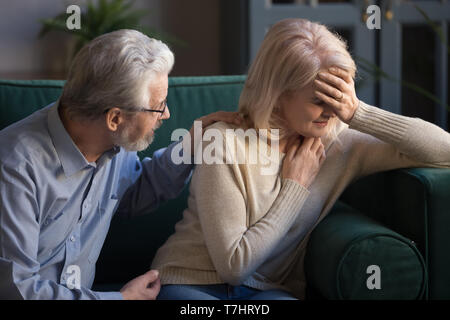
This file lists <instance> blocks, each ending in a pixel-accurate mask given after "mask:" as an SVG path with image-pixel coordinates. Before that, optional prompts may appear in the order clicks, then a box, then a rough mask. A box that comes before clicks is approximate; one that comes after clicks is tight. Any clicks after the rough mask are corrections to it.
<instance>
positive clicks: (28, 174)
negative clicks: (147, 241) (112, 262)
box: [0, 102, 193, 299]
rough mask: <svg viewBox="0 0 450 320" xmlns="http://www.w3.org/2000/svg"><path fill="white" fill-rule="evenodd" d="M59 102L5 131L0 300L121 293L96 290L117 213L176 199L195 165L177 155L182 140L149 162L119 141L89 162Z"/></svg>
mask: <svg viewBox="0 0 450 320" xmlns="http://www.w3.org/2000/svg"><path fill="white" fill-rule="evenodd" d="M57 107H58V102H56V103H54V104H52V105H49V106H47V107H45V108H43V109H41V110H39V111H37V112H35V113H33V114H32V115H30V116H29V117H27V118H25V119H23V120H21V121H19V122H17V123H15V124H13V125H11V126H9V127H7V128H5V129H4V130H2V131H0V299H122V295H121V293H120V292H94V291H92V290H90V288H91V286H92V283H93V281H94V276H95V263H96V261H97V258H98V256H99V254H100V250H101V248H102V246H103V243H104V240H105V238H106V235H107V233H108V229H109V225H110V221H111V219H112V217H113V214H114V213H116V214H120V215H126V216H133V215H139V214H143V213H147V212H149V211H151V210H152V209H155V208H156V207H158V205H159V204H160V203H161V202H163V201H165V200H168V199H171V198H174V197H176V196H177V195H178V194H179V193H180V192H181V190H182V189H183V187H184V186H185V185H186V184H187V182H188V181H189V178H190V175H191V171H192V168H193V166H192V165H185V164H181V165H176V164H174V163H173V162H172V161H171V157H170V154H171V150H172V148H173V147H174V146H175V145H176V143H173V144H171V145H170V146H169V147H168V148H164V149H160V150H158V151H156V152H155V153H154V155H153V158H145V159H144V160H143V161H140V160H139V158H138V156H137V153H136V152H127V151H125V150H124V149H122V148H120V147H115V148H113V149H111V150H108V151H107V152H105V153H104V154H103V155H102V156H101V157H100V158H99V159H98V161H97V162H91V163H90V162H88V161H87V160H86V159H85V157H84V156H83V155H82V153H81V152H80V151H79V149H78V148H77V146H76V145H75V143H74V142H73V140H72V139H71V137H70V136H69V134H68V133H67V131H66V130H65V128H64V126H63V124H62V122H61V119H60V117H59V114H58V110H57ZM119 200H120V201H119ZM119 202H120V206H119ZM74 266H75V267H76V268H79V271H80V272H79V279H78V280H79V285H78V287H79V289H78V288H77V286H75V287H74V286H73V284H75V285H76V282H72V280H74V278H73V276H74V275H75V271H74V270H73V268H74ZM68 278H70V281H69V282H67V281H68ZM130 280H131V279H130ZM70 288H71V289H70Z"/></svg>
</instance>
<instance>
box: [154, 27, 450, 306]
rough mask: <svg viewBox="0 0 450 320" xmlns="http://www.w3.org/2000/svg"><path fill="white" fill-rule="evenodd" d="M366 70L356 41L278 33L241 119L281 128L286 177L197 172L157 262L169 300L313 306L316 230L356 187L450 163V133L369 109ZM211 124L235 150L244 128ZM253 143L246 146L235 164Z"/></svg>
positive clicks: (253, 74) (252, 76)
mask: <svg viewBox="0 0 450 320" xmlns="http://www.w3.org/2000/svg"><path fill="white" fill-rule="evenodd" d="M355 71H356V67H355V63H354V61H353V59H352V58H351V56H350V54H349V53H348V51H347V49H346V44H345V43H344V42H343V41H342V40H341V39H340V38H339V37H338V36H336V35H335V34H333V33H331V32H330V31H329V30H328V29H327V28H326V27H325V26H323V25H320V24H317V23H313V22H310V21H307V20H301V19H287V20H283V21H280V22H278V23H277V24H275V25H274V26H272V27H271V29H270V30H269V31H268V33H267V35H266V37H265V39H264V41H263V43H262V46H261V48H260V50H259V52H258V54H257V56H256V59H255V60H254V62H253V64H252V65H251V67H250V70H249V73H248V78H247V81H246V83H245V86H244V89H243V92H242V95H241V98H240V101H239V111H240V112H241V114H242V115H243V117H244V119H245V120H246V122H247V127H245V128H253V129H274V128H278V129H279V135H271V136H270V137H271V138H272V140H269V141H268V144H270V146H272V147H273V146H274V145H275V146H276V145H277V143H279V145H278V148H279V149H278V152H279V155H280V157H279V161H277V162H276V163H275V165H276V166H277V169H278V170H277V171H276V173H275V174H272V175H268V174H265V175H264V174H261V170H260V169H261V167H262V166H263V164H262V163H257V164H249V163H236V162H234V163H225V164H209V165H208V164H202V165H199V166H197V167H196V169H195V172H194V174H193V177H192V182H191V189H190V197H189V200H188V208H187V209H186V210H185V212H184V216H183V219H182V220H181V221H180V222H179V223H178V224H177V225H176V228H175V230H176V231H175V233H174V234H173V235H172V236H171V237H170V238H169V239H168V240H167V242H166V243H165V244H164V245H163V246H162V247H161V248H160V249H159V251H158V253H157V255H156V257H155V259H154V261H153V264H152V268H154V269H158V270H159V272H160V276H161V283H162V288H161V291H160V294H159V299H295V298H297V299H302V298H303V297H304V292H305V285H306V283H305V278H304V273H303V259H304V254H305V248H306V243H307V241H308V238H309V234H310V232H311V231H312V230H313V228H314V227H315V226H316V225H317V223H318V222H319V221H320V220H321V219H322V218H323V217H324V216H325V215H326V214H327V213H328V212H329V211H330V209H331V208H332V207H333V204H334V203H335V201H336V200H337V199H338V197H339V195H340V194H341V193H342V191H343V190H344V189H345V188H346V186H348V185H349V184H350V183H351V182H352V181H354V180H355V179H358V178H360V177H362V176H365V175H368V174H371V173H375V172H378V171H384V170H390V169H395V168H402V167H418V166H426V167H450V135H449V134H448V133H447V132H446V131H444V130H442V129H440V128H439V127H437V126H435V125H433V124H431V123H428V122H426V121H423V120H421V119H418V118H409V117H404V116H401V115H397V114H393V113H390V112H387V111H385V110H382V109H379V108H377V107H373V106H369V105H367V104H365V103H364V102H362V101H360V100H359V99H358V98H357V96H356V94H355V88H354V82H353V79H354V76H355ZM210 128H215V129H217V130H219V131H220V132H222V133H223V139H224V141H225V144H228V143H229V141H227V137H229V136H227V135H226V130H227V129H230V128H231V129H236V127H235V126H233V125H229V124H225V123H217V124H215V125H213V126H211V127H210ZM274 139H279V141H278V140H277V141H275V140H274ZM248 144H249V141H248V139H245V138H242V139H237V141H235V146H236V148H235V149H231V150H234V151H233V152H235V153H236V154H234V156H235V158H238V157H239V153H242V152H244V151H245V150H247V149H248V148H249V147H250V146H249V145H248ZM258 146H259V147H260V148H261V147H263V146H262V145H261V140H260V141H259V144H258ZM265 147H266V146H265Z"/></svg>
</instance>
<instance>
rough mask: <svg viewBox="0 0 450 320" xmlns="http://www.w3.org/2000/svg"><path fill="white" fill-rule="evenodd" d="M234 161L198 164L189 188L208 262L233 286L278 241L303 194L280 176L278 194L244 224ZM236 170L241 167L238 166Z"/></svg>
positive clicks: (243, 195)
mask: <svg viewBox="0 0 450 320" xmlns="http://www.w3.org/2000/svg"><path fill="white" fill-rule="evenodd" d="M239 167H241V166H239V165H237V164H236V165H225V164H224V165H201V166H198V167H197V168H196V170H195V171H194V175H193V178H192V188H193V190H192V192H193V193H194V197H195V203H196V207H197V211H198V215H199V218H200V223H201V227H202V231H203V235H204V239H205V242H206V246H207V248H208V252H209V255H210V257H211V260H212V262H213V264H214V266H215V268H216V271H217V272H218V274H219V275H220V277H221V278H222V279H223V281H225V282H227V283H230V284H232V285H239V284H241V283H242V282H244V281H245V279H246V278H247V277H248V276H250V275H251V274H252V273H253V272H254V271H255V270H256V269H257V268H258V267H259V266H260V265H261V264H262V263H263V262H264V261H265V260H266V258H267V257H268V255H269V254H270V253H271V252H272V251H273V249H274V248H275V247H276V246H277V245H278V244H279V242H280V241H281V240H282V239H283V236H284V235H285V234H286V232H287V231H288V230H289V228H290V226H291V225H292V223H293V221H294V219H295V218H296V217H297V215H298V213H299V212H300V211H301V208H302V206H303V204H304V202H305V200H306V198H307V197H308V195H309V191H308V190H307V189H306V188H305V187H303V186H302V185H300V184H299V183H297V182H295V181H293V180H290V179H284V180H283V181H282V187H281V190H280V193H279V195H278V196H277V198H276V200H275V201H274V203H273V204H272V206H271V208H270V209H269V210H268V212H267V213H266V214H265V215H264V217H263V218H262V219H260V220H259V221H258V222H256V223H255V224H254V225H251V226H249V225H248V223H247V222H248V217H247V207H246V197H249V196H251V195H247V194H246V190H245V184H244V182H243V179H242V176H241V174H240V172H239V170H240V169H239ZM241 168H242V167H241Z"/></svg>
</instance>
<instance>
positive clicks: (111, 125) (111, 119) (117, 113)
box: [105, 108, 125, 132]
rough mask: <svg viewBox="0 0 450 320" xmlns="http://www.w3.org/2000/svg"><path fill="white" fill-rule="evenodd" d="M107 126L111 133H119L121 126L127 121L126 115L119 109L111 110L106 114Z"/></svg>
mask: <svg viewBox="0 0 450 320" xmlns="http://www.w3.org/2000/svg"><path fill="white" fill-rule="evenodd" d="M105 121H106V126H107V127H108V129H109V130H111V131H114V132H115V131H117V129H118V127H119V125H120V124H121V123H122V122H124V121H125V114H124V113H123V112H122V110H120V109H119V108H111V109H109V110H108V112H107V113H106V114H105Z"/></svg>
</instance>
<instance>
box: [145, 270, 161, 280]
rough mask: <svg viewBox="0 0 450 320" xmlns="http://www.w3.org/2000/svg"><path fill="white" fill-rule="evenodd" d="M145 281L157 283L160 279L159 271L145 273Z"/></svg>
mask: <svg viewBox="0 0 450 320" xmlns="http://www.w3.org/2000/svg"><path fill="white" fill-rule="evenodd" d="M144 277H145V280H146V281H148V282H149V283H150V282H153V281H156V280H157V279H158V277H159V272H158V270H150V271H147V272H146V273H144Z"/></svg>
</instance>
